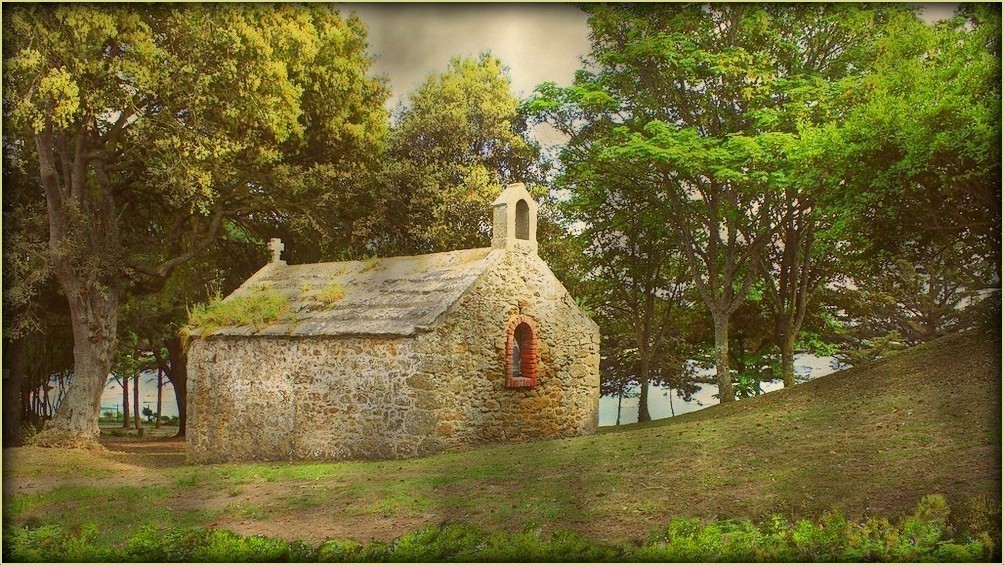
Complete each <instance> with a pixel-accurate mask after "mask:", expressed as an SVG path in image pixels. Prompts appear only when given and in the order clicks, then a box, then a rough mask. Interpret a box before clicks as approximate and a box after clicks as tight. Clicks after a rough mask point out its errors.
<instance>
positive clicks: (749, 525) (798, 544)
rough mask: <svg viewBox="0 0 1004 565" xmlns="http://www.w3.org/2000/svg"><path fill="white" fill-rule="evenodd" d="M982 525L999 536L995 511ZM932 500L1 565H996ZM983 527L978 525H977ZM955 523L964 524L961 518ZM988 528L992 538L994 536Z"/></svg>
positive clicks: (32, 533)
mask: <svg viewBox="0 0 1004 565" xmlns="http://www.w3.org/2000/svg"><path fill="white" fill-rule="evenodd" d="M988 512H990V514H991V515H993V517H994V518H993V519H990V520H986V519H984V520H983V521H982V522H980V521H977V522H976V523H980V524H981V525H986V526H990V527H991V529H990V531H994V532H999V531H1000V528H999V526H1000V513H999V509H997V510H993V509H988ZM949 516H950V511H949V508H948V504H947V503H946V502H945V499H944V498H943V497H941V496H940V495H930V496H925V497H924V498H923V499H922V500H921V501H920V503H919V504H918V505H917V507H916V508H915V509H914V511H913V513H912V514H910V515H909V516H907V517H905V518H903V519H902V520H900V521H898V522H897V523H895V524H894V523H892V522H890V521H889V520H887V519H885V518H868V519H866V520H863V521H861V522H855V521H849V520H847V519H846V518H844V517H843V516H842V515H841V514H840V513H839V512H830V513H827V514H825V515H824V516H822V517H821V518H820V519H818V520H815V521H809V520H802V521H799V522H797V523H794V524H791V523H789V522H787V521H786V520H784V519H783V518H780V517H774V518H771V519H769V520H766V521H764V522H761V523H759V524H754V523H753V522H750V521H748V520H715V521H710V522H703V521H701V520H698V519H676V520H673V521H671V522H670V523H669V525H668V526H667V527H666V528H665V529H664V530H661V531H659V532H655V533H653V534H652V536H651V537H650V538H649V541H648V542H647V543H645V544H640V545H638V544H620V545H613V544H605V543H599V542H594V541H590V540H588V539H586V538H584V537H582V536H581V535H579V534H576V533H572V532H567V531H557V532H553V533H551V534H550V535H544V534H543V533H542V531H541V530H540V529H539V528H536V527H533V526H529V527H527V528H526V529H524V530H523V531H521V532H516V533H508V532H485V531H484V530H482V529H480V528H478V527H476V526H473V525H469V524H458V523H448V524H443V525H440V526H430V527H427V528H424V529H422V530H419V531H417V532H413V533H409V534H407V535H404V536H402V537H400V538H398V539H396V540H394V541H393V542H391V543H383V542H371V543H369V544H361V543H358V542H355V541H326V542H324V543H322V544H321V545H319V546H316V547H313V546H310V545H308V544H306V543H304V542H299V541H297V542H286V541H284V540H280V539H276V538H267V537H261V536H250V537H244V536H240V535H238V534H235V533H232V532H229V531H223V530H213V529H204V528H179V529H172V530H167V531H158V529H157V528H155V527H154V526H144V527H143V528H141V529H140V530H139V531H138V532H137V533H136V534H135V535H133V536H132V537H131V538H129V539H128V540H127V541H125V542H124V543H121V544H118V545H115V546H111V545H102V544H101V543H100V542H99V537H98V532H97V528H95V527H93V526H85V527H83V528H79V529H77V530H68V529H63V528H61V527H60V526H54V525H47V526H41V527H36V528H14V527H10V526H8V527H6V528H5V532H4V546H3V557H4V560H5V561H10V560H14V561H130V562H136V561H192V562H223V561H235V562H261V561H271V562H283V561H317V562H346V561H370V562H372V561H377V562H380V561H412V562H414V561H461V562H463V561H580V562H582V561H590V562H613V561H726V562H732V561H754V562H765V561H847V562H858V561H953V562H958V561H994V560H996V561H999V560H1000V555H1001V552H1000V535H999V533H996V537H993V536H991V535H990V534H988V533H987V530H981V531H978V532H975V531H970V530H968V529H967V528H965V527H960V526H958V525H953V522H951V521H950V520H949ZM984 518H985V517H984ZM963 523H965V524H969V523H973V522H972V517H967V518H966V519H965V520H963ZM994 524H996V529H993V528H994Z"/></svg>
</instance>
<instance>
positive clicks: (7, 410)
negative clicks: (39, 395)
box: [3, 338, 24, 445]
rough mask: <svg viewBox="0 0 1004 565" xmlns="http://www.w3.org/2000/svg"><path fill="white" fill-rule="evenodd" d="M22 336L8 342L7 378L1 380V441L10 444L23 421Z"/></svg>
mask: <svg viewBox="0 0 1004 565" xmlns="http://www.w3.org/2000/svg"><path fill="white" fill-rule="evenodd" d="M23 348H24V338H17V339H15V340H14V341H12V342H10V344H9V345H8V347H7V350H6V351H5V353H6V354H7V363H6V365H7V378H6V379H4V381H3V443H4V445H12V444H13V442H14V441H16V440H17V437H18V433H19V430H20V429H21V423H22V422H23V421H24V404H23V402H22V400H21V381H22V380H23V379H24V370H23V368H22V366H21V351H22V349H23Z"/></svg>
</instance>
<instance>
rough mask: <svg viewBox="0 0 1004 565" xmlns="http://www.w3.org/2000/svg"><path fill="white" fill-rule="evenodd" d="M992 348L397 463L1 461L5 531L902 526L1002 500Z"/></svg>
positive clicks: (341, 534)
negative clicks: (973, 503) (730, 521)
mask: <svg viewBox="0 0 1004 565" xmlns="http://www.w3.org/2000/svg"><path fill="white" fill-rule="evenodd" d="M1000 358H1001V345H1000V341H999V340H996V339H989V338H986V337H985V336H980V335H977V334H973V333H967V334H961V335H956V336H951V337H948V338H945V339H942V340H939V341H937V342H933V343H930V344H928V345H925V346H922V347H918V348H915V349H912V350H909V351H905V352H902V353H900V354H897V355H894V356H891V357H889V358H887V359H884V360H882V361H880V362H878V363H875V364H873V365H871V366H868V367H862V368H857V369H853V370H849V371H843V372H840V373H835V374H832V375H829V376H827V377H823V378H820V379H817V380H815V381H812V382H810V383H806V384H802V385H799V386H797V387H794V388H792V389H790V390H781V391H777V392H772V393H769V394H766V395H763V396H761V397H758V398H754V399H751V400H745V401H740V402H736V403H734V404H731V405H727V406H715V407H711V408H708V409H706V410H702V411H700V412H696V413H691V414H687V415H684V416H679V417H676V418H671V419H668V420H662V421H658V422H651V423H647V424H641V425H638V424H636V425H631V426H623V427H621V428H617V429H612V430H611V429H608V430H606V431H604V432H602V433H600V434H597V435H594V436H590V437H582V438H575V439H567V440H555V441H544V442H536V443H529V444H522V445H507V446H497V447H490V448H484V449H478V450H474V451H470V452H465V453H450V454H444V455H438V456H434V457H427V458H422V459H411V460H403V461H373V462H346V463H268V464H265V463H257V464H224V465H207V466H196V467H193V466H187V465H185V464H184V455H183V453H181V452H180V451H179V448H181V447H182V444H180V443H178V442H173V443H172V442H159V443H158V442H149V441H148V442H144V443H135V444H129V443H122V442H119V443H109V444H108V446H107V447H108V450H107V451H105V452H85V451H75V452H66V453H58V454H57V453H54V452H53V451H52V450H45V449H40V448H17V449H9V450H5V451H4V459H3V463H4V469H3V471H4V495H5V496H4V501H3V502H4V520H5V522H7V523H9V524H23V523H35V524H39V523H52V522H57V523H62V524H64V525H67V526H71V527H73V526H80V525H82V524H85V523H88V522H93V523H96V524H97V525H98V526H99V531H102V532H104V533H103V534H102V535H106V536H109V537H111V538H113V539H114V538H119V539H121V538H120V536H123V535H126V534H128V533H129V532H132V531H135V529H137V528H139V527H140V526H141V525H142V524H143V523H144V521H147V520H150V521H153V522H155V523H157V524H158V525H160V526H162V527H168V526H173V525H212V526H216V527H221V528H227V529H231V530H234V531H236V532H238V533H242V534H267V535H273V536H282V537H286V538H288V539H306V540H309V541H318V540H321V539H326V538H355V539H358V540H367V539H390V538H393V537H395V536H398V535H401V534H402V533H404V532H407V531H411V530H414V529H415V528H418V527H420V526H422V525H424V524H428V523H440V522H443V521H445V520H463V521H467V522H472V523H475V524H479V525H482V526H485V527H488V528H503V529H508V530H516V529H520V528H522V527H523V526H524V525H525V524H527V523H531V522H532V523H536V524H539V525H541V526H542V527H544V528H545V529H551V528H555V527H561V528H567V529H573V530H577V531H579V532H582V533H584V534H586V535H588V536H590V537H593V538H595V539H601V540H624V539H639V538H644V537H645V535H646V534H647V533H648V532H649V531H651V530H653V529H655V528H659V527H662V526H664V525H665V523H666V521H667V520H668V519H669V518H672V517H679V516H700V517H713V516H718V517H729V518H740V517H749V518H762V517H765V516H768V515H771V514H781V515H785V516H787V517H789V518H802V517H814V516H818V515H819V514H820V513H822V512H824V511H826V510H830V509H833V508H840V509H842V510H843V511H844V512H845V513H847V514H848V516H850V517H857V516H860V515H862V514H870V515H885V516H889V517H896V516H898V515H902V514H905V513H906V512H907V511H908V510H909V509H911V508H912V507H913V505H914V504H916V502H917V500H918V499H919V498H920V497H921V496H922V495H924V494H928V493H942V494H944V495H946V496H947V497H948V499H949V501H950V503H952V504H953V505H964V504H965V503H966V502H967V501H970V500H971V499H973V498H974V497H983V498H985V499H986V502H987V503H989V504H990V505H991V507H994V506H996V507H997V508H999V504H1000V493H1001V467H1000V464H1001V434H1000V432H1001V419H1000V415H1001V367H1000Z"/></svg>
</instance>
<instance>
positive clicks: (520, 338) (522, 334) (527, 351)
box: [505, 316, 538, 388]
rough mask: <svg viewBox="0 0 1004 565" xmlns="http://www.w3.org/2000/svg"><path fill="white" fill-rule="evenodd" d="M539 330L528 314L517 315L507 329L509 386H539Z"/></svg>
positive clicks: (507, 382) (507, 375)
mask: <svg viewBox="0 0 1004 565" xmlns="http://www.w3.org/2000/svg"><path fill="white" fill-rule="evenodd" d="M537 364H538V358H537V330H536V324H535V323H534V321H533V320H532V319H530V318H528V317H527V316H517V317H516V319H514V320H513V321H512V322H510V323H509V328H508V329H507V331H506V348H505V376H506V379H505V385H506V387H507V388H532V387H535V386H537Z"/></svg>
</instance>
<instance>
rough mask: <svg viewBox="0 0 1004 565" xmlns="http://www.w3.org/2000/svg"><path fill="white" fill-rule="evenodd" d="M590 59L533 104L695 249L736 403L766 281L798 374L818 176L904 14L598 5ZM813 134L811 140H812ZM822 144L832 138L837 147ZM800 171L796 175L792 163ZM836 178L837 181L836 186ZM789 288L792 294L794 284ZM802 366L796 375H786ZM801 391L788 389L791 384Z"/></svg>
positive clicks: (728, 395)
mask: <svg viewBox="0 0 1004 565" xmlns="http://www.w3.org/2000/svg"><path fill="white" fill-rule="evenodd" d="M587 10H588V11H589V13H590V19H589V25H590V28H591V30H592V36H591V40H592V50H591V53H590V57H589V59H588V60H587V61H586V67H585V68H584V69H583V70H581V71H579V72H578V74H577V76H576V80H575V84H574V85H573V86H572V87H571V88H564V89H561V88H557V87H556V86H554V85H553V84H544V85H541V86H540V87H538V89H537V98H536V99H535V100H534V101H532V102H531V104H530V105H531V107H533V108H534V109H535V110H536V112H537V113H538V115H542V116H544V117H545V119H546V120H547V121H548V122H549V123H551V124H552V125H554V126H555V127H558V128H559V129H561V130H562V131H563V132H565V133H566V134H568V135H569V136H571V138H572V139H571V141H570V142H569V146H577V147H580V148H584V147H590V148H591V149H590V150H588V151H578V152H576V150H569V151H565V152H563V153H562V161H563V162H564V161H566V160H568V159H572V160H574V159H582V160H589V161H590V162H591V163H592V175H593V176H592V177H589V178H584V182H585V181H589V182H593V181H595V180H596V179H598V178H602V177H605V178H610V179H616V181H617V182H619V183H621V185H623V186H630V187H634V188H633V190H636V191H637V192H638V197H637V199H636V201H637V202H639V203H641V202H645V203H646V204H647V205H648V206H651V207H654V208H658V209H660V210H661V214H662V216H663V218H664V220H665V222H666V223H667V225H668V226H670V227H671V228H672V229H673V230H675V231H677V232H678V233H679V237H680V240H681V241H682V242H684V245H683V247H682V251H683V254H684V257H685V258H686V260H687V262H688V264H689V266H690V271H691V280H692V283H693V284H694V286H695V287H696V288H697V290H698V292H699V294H700V296H701V298H702V301H703V302H704V304H705V306H706V307H707V308H708V310H709V311H710V313H711V317H712V320H713V322H714V327H715V344H716V360H717V361H716V378H717V381H718V384H719V389H720V399H721V401H722V402H728V401H730V400H731V399H732V397H733V394H732V392H731V388H732V379H731V376H730V371H729V353H728V344H729V337H728V335H729V319H730V316H731V315H732V314H733V313H734V312H735V311H736V310H737V309H738V308H739V307H740V306H741V305H742V304H743V303H744V301H745V300H746V298H747V294H748V292H749V290H750V287H751V285H752V284H753V282H754V281H755V280H756V278H757V277H758V276H759V277H761V278H763V277H768V280H769V282H771V283H772V284H773V290H774V291H775V292H774V298H775V299H776V300H774V307H775V318H776V322H777V323H776V325H775V327H776V334H777V336H776V339H777V342H778V345H779V347H780V348H781V349H782V350H783V351H784V356H785V357H786V358H787V359H788V363H786V365H787V366H788V367H789V368H790V366H791V363H790V359H791V357H792V356H793V351H792V347H793V344H794V341H795V336H796V335H797V333H798V330H799V328H800V324H801V321H800V320H802V319H803V318H804V309H805V307H806V305H807V304H808V300H807V297H808V294H809V291H810V289H812V288H814V287H818V286H819V284H820V282H819V281H820V277H819V276H818V273H816V274H813V273H812V272H811V271H812V266H811V265H810V261H809V258H811V257H813V256H814V255H815V253H814V252H813V250H812V248H813V241H814V239H813V236H812V234H813V232H814V231H815V230H816V229H817V223H818V222H819V221H820V220H821V216H820V214H819V213H818V212H815V209H816V208H817V206H818V205H817V204H816V203H814V199H815V198H816V196H815V194H816V193H817V192H818V191H820V190H823V189H825V188H829V187H827V186H813V182H812V181H813V179H814V178H819V177H820V175H821V171H820V170H817V169H816V168H814V167H811V166H808V165H811V164H812V163H813V160H812V159H809V158H803V159H801V160H800V161H799V160H798V159H797V157H798V156H799V155H800V154H802V153H806V154H808V155H812V154H813V153H812V149H814V147H813V143H814V142H815V141H816V140H817V139H820V138H824V136H821V135H818V133H817V132H818V131H819V130H820V129H821V130H822V131H825V128H826V127H828V126H830V125H831V122H832V121H833V120H835V119H839V117H840V111H841V110H842V107H841V106H840V105H839V104H838V103H839V101H840V97H839V96H836V95H835V93H834V92H833V91H838V92H839V87H840V86H841V85H842V81H844V80H845V79H848V77H852V76H855V75H857V74H860V68H861V67H862V66H864V65H866V64H867V63H868V62H869V59H868V58H869V57H871V56H872V55H871V53H872V51H870V50H869V49H870V46H871V45H872V44H873V42H874V39H875V37H876V36H877V35H879V34H880V33H882V32H884V30H885V27H884V24H885V22H886V21H887V20H890V19H895V18H896V17H900V16H901V15H903V17H910V18H912V17H913V16H912V15H910V14H909V10H907V9H900V8H896V7H893V8H888V9H886V8H861V7H852V6H750V5H723V6H718V5H713V6H700V5H689V6H673V7H665V6H645V5H642V6H637V5H635V6H617V7H613V6H590V7H588V8H587ZM806 134H809V135H808V136H807V135H806ZM824 139H825V138H824ZM793 160H795V161H796V164H800V165H802V166H801V167H798V166H795V165H793V163H792V161H793ZM822 178H824V179H828V178H832V177H831V176H823V177H822ZM782 287H783V288H782ZM790 374H791V372H790V371H789V376H790ZM789 382H790V379H789Z"/></svg>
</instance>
